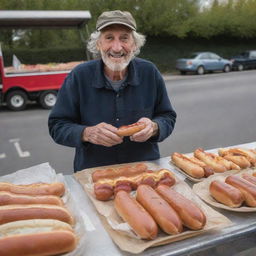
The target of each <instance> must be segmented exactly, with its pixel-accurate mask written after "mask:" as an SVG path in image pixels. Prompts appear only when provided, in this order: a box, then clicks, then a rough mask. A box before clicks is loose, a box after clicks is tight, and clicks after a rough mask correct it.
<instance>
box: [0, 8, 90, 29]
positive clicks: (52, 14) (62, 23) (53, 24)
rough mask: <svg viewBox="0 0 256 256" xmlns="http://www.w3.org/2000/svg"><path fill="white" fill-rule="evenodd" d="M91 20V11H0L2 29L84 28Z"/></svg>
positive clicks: (0, 26)
mask: <svg viewBox="0 0 256 256" xmlns="http://www.w3.org/2000/svg"><path fill="white" fill-rule="evenodd" d="M90 19H91V14H90V12H89V11H59V10H58V11H20V10H19V11H2V10H1V11H0V28H33V27H34V28H39V27H41V28H58V27H62V28H65V27H67V28H69V27H78V28H79V27H82V26H84V25H85V24H86V23H87V22H88V21H89V20H90Z"/></svg>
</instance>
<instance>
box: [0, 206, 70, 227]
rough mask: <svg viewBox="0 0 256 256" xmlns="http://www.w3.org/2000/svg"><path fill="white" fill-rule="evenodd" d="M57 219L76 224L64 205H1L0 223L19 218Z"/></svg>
mask: <svg viewBox="0 0 256 256" xmlns="http://www.w3.org/2000/svg"><path fill="white" fill-rule="evenodd" d="M28 219H55V220H60V221H63V222H66V223H68V224H71V225H72V224H74V220H73V217H72V216H71V215H70V213H69V212H68V210H67V209H66V208H64V207H60V206H57V205H46V204H44V205H43V204H31V205H7V206H1V207H0V225H1V224H5V223H8V222H12V221H17V220H28Z"/></svg>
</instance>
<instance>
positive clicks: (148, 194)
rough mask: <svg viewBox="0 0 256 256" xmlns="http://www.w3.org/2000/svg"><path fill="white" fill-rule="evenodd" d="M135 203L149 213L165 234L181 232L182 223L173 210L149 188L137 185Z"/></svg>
mask: <svg viewBox="0 0 256 256" xmlns="http://www.w3.org/2000/svg"><path fill="white" fill-rule="evenodd" d="M136 199H137V201H138V202H139V203H140V204H141V205H142V206H143V207H144V208H145V209H146V210H147V211H148V212H149V214H150V215H151V216H152V217H153V219H154V220H155V221H156V223H157V224H158V225H159V226H160V227H161V229H162V230H163V231H164V232H166V233H167V234H178V233H180V232H182V230H183V227H182V222H181V219H180V217H179V216H178V214H177V213H176V212H175V211H174V209H173V208H172V207H171V206H170V205H169V204H168V203H167V202H166V201H165V200H164V199H163V198H162V197H161V196H160V195H159V194H158V193H157V192H156V191H155V190H154V189H153V188H151V187H150V186H148V185H139V187H138V189H137V195H136Z"/></svg>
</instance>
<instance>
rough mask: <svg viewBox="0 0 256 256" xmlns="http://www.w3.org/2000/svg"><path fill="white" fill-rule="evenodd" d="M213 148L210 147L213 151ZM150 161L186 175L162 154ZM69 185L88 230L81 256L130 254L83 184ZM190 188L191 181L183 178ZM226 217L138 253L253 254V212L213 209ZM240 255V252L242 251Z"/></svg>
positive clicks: (70, 179)
mask: <svg viewBox="0 0 256 256" xmlns="http://www.w3.org/2000/svg"><path fill="white" fill-rule="evenodd" d="M237 146H238V147H248V148H256V142H253V143H248V144H243V145H237ZM214 151H215V150H212V152H214ZM152 162H153V163H155V164H157V165H159V166H161V168H167V169H169V170H171V171H172V172H174V173H175V174H176V175H177V176H179V177H181V178H182V177H183V178H185V176H183V175H182V174H181V173H180V172H178V171H177V170H176V169H175V167H174V166H172V165H170V158H169V157H164V158H160V159H159V160H156V161H152ZM65 179H66V182H67V184H68V187H69V189H70V191H71V193H72V196H73V198H74V200H75V201H76V203H77V205H79V209H80V213H81V216H82V218H83V220H84V223H85V226H86V233H87V241H86V250H85V252H84V254H83V255H95V256H96V255H103V254H105V255H133V254H131V253H128V252H124V251H122V250H120V249H119V248H118V246H116V245H115V243H114V242H113V241H112V239H111V237H110V236H109V234H108V232H107V231H106V230H105V229H104V227H103V225H102V222H101V217H100V216H99V214H97V212H96V210H95V207H94V205H93V204H92V202H91V200H90V199H89V197H88V196H87V194H86V193H85V192H84V190H83V188H82V186H81V185H80V184H79V183H78V182H77V180H76V179H75V178H74V176H73V175H67V176H65ZM185 181H186V183H188V184H189V186H190V187H192V186H193V184H194V183H193V182H191V181H188V180H187V179H186V180H185ZM215 210H217V211H218V212H220V213H221V214H223V215H224V216H226V217H227V218H228V219H229V220H231V221H232V225H230V226H228V227H225V228H223V229H218V230H217V229H216V230H211V231H208V232H205V233H203V234H200V235H198V236H195V237H190V238H187V239H184V240H181V241H178V242H173V243H170V244H166V245H161V246H157V247H152V248H148V249H146V250H145V251H144V252H142V253H140V254H138V255H171V256H174V255H175V256H177V255H198V256H199V255H215V256H218V255H221V256H225V255H227V256H230V255H239V254H238V253H239V252H244V251H246V250H249V252H248V253H250V254H246V255H255V252H256V236H255V235H256V212H233V211H232V212H231V211H227V210H222V209H217V208H216V209H215ZM241 255H243V254H241Z"/></svg>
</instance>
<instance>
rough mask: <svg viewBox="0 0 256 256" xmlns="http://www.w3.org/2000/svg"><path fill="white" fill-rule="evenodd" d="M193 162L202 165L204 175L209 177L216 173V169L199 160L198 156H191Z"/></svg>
mask: <svg viewBox="0 0 256 256" xmlns="http://www.w3.org/2000/svg"><path fill="white" fill-rule="evenodd" d="M189 159H190V160H191V161H192V162H193V163H195V164H197V165H199V166H200V167H202V168H203V169H204V177H205V178H207V177H209V176H211V175H213V174H214V170H213V169H212V168H211V167H210V166H208V165H207V164H206V163H204V162H203V161H201V160H199V159H198V158H196V157H190V158H189Z"/></svg>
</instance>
